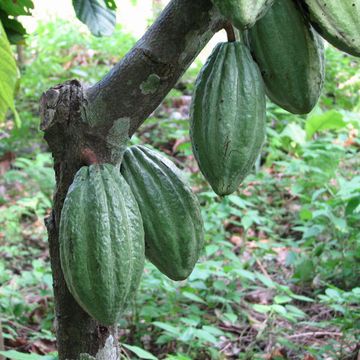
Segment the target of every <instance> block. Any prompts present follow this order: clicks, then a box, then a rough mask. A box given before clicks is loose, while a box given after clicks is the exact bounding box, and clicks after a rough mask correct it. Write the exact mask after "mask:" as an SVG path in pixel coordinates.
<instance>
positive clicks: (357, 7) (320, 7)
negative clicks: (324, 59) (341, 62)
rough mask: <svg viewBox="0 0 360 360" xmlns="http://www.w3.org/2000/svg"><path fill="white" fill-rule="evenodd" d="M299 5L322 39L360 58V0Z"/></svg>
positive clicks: (313, 1)
mask: <svg viewBox="0 0 360 360" xmlns="http://www.w3.org/2000/svg"><path fill="white" fill-rule="evenodd" d="M300 3H301V4H302V6H303V8H304V10H305V12H306V13H307V16H308V18H309V19H310V21H311V23H312V25H313V26H314V28H315V29H316V30H317V31H318V32H319V34H321V36H322V37H323V38H324V39H326V40H327V41H328V42H329V43H330V44H332V45H334V46H335V47H337V48H338V49H340V50H342V51H345V52H346V53H348V54H351V55H354V56H359V57H360V0H322V1H319V0H301V1H300Z"/></svg>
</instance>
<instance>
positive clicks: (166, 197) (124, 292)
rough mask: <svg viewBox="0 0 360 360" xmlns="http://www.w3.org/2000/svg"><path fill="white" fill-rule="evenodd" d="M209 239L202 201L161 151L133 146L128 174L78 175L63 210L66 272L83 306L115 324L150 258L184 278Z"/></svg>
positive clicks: (98, 171)
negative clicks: (205, 231) (205, 238)
mask: <svg viewBox="0 0 360 360" xmlns="http://www.w3.org/2000/svg"><path fill="white" fill-rule="evenodd" d="M203 238H204V234H203V222H202V218H201V214H200V206H199V203H198V201H197V198H196V196H195V195H194V194H193V193H192V191H191V189H190V187H189V186H188V185H187V184H186V182H185V180H184V179H183V178H182V174H181V173H180V170H179V169H178V168H177V167H176V166H175V165H174V164H173V163H172V162H171V161H170V160H168V159H167V158H166V157H164V156H163V155H161V154H160V153H157V152H155V151H153V150H150V149H149V148H147V147H144V146H131V147H129V148H128V149H127V150H126V151H125V153H124V157H123V161H122V163H121V169H119V167H118V166H114V165H111V164H93V165H90V166H84V167H82V168H81V169H80V170H79V171H78V172H77V173H76V175H75V178H74V181H73V183H72V184H71V186H70V188H69V190H68V193H67V195H66V198H65V201H64V205H63V209H62V212H61V220H60V229H59V240H60V260H61V267H62V270H63V273H64V277H65V281H66V284H67V286H68V289H69V291H70V293H71V294H72V295H73V297H74V298H75V299H76V301H77V302H78V304H79V305H80V306H81V307H82V308H83V309H84V310H85V311H86V312H87V313H88V314H90V315H91V316H92V317H93V318H94V319H96V320H97V321H99V322H100V323H101V324H104V325H112V324H114V323H116V321H117V320H118V319H119V316H120V315H121V314H122V312H123V310H124V309H125V307H126V304H127V303H128V302H129V300H131V299H133V298H134V296H135V292H136V290H137V288H138V285H139V282H140V278H141V275H142V272H143V268H144V260H145V256H146V257H147V258H148V259H149V260H150V261H151V262H152V263H153V264H154V265H155V266H156V267H157V268H158V269H159V270H160V271H161V272H162V273H164V274H165V275H167V276H168V277H169V278H171V279H173V280H183V279H186V278H187V277H188V276H189V275H190V273H191V272H192V270H193V268H194V266H195V263H196V262H197V260H198V258H199V256H200V252H201V249H202V246H203Z"/></svg>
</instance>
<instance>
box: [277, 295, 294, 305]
mask: <svg viewBox="0 0 360 360" xmlns="http://www.w3.org/2000/svg"><path fill="white" fill-rule="evenodd" d="M291 301H292V299H291V297H289V296H287V295H276V296H275V297H274V302H275V303H276V304H286V303H288V302H291Z"/></svg>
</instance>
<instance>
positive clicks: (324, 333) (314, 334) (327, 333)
mask: <svg viewBox="0 0 360 360" xmlns="http://www.w3.org/2000/svg"><path fill="white" fill-rule="evenodd" d="M310 336H311V337H322V336H334V337H338V336H343V334H342V333H339V332H330V331H318V332H306V333H301V334H294V335H289V336H287V338H288V339H297V338H302V337H310Z"/></svg>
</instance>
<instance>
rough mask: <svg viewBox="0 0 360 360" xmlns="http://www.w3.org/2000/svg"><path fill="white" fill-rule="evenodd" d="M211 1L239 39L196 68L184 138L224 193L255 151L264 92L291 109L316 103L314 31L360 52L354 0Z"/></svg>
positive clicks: (318, 63) (319, 48) (319, 54)
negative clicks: (187, 131)
mask: <svg viewBox="0 0 360 360" xmlns="http://www.w3.org/2000/svg"><path fill="white" fill-rule="evenodd" d="M212 1H213V3H214V5H215V7H217V9H218V11H219V12H220V13H221V15H222V16H223V17H224V18H225V19H226V20H227V21H229V23H230V24H232V25H233V26H235V27H236V28H237V31H238V32H239V33H238V36H239V38H240V39H239V40H240V41H235V38H234V39H229V40H231V41H229V42H227V43H221V44H218V45H217V46H216V47H215V49H214V50H213V52H212V54H211V55H210V57H209V59H208V60H207V62H206V64H205V65H204V67H203V68H202V70H201V72H200V74H199V76H198V78H197V80H196V86H195V92H194V95H193V101H192V107H191V130H190V137H191V141H192V147H193V153H194V156H195V158H196V160H197V162H198V164H199V168H200V170H201V172H202V173H203V175H204V177H205V178H206V179H207V181H208V182H209V184H210V185H211V187H212V188H213V190H214V191H215V192H216V193H217V194H218V195H221V196H224V195H228V194H230V193H232V192H234V191H235V190H236V189H237V188H238V187H239V185H240V184H241V182H242V181H243V179H244V178H245V177H246V175H247V174H248V173H249V172H250V170H251V169H252V167H253V166H254V163H255V161H256V159H257V158H258V156H259V154H260V152H261V147H262V144H263V142H264V138H265V117H266V100H265V94H266V95H267V96H268V98H269V99H270V100H271V101H273V102H274V103H276V104H277V105H279V106H280V107H282V108H283V109H285V110H287V111H289V112H291V113H294V114H307V113H309V112H310V111H311V110H312V109H313V108H314V106H315V105H316V103H317V101H318V99H319V97H320V94H321V90H322V87H323V83H324V77H325V75H324V73H325V60H324V49H323V41H322V39H321V37H320V35H321V36H322V37H323V38H324V39H326V40H327V41H328V42H329V43H331V44H332V45H334V46H335V47H337V48H338V49H340V50H342V51H344V52H347V53H349V54H351V55H354V56H360V0H351V1H350V0H341V1H339V0H322V1H318V0H256V1H254V0H212ZM232 25H230V27H231V26H232ZM231 29H232V27H231ZM228 34H229V32H228ZM318 34H320V35H318ZM233 35H234V34H233Z"/></svg>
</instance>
